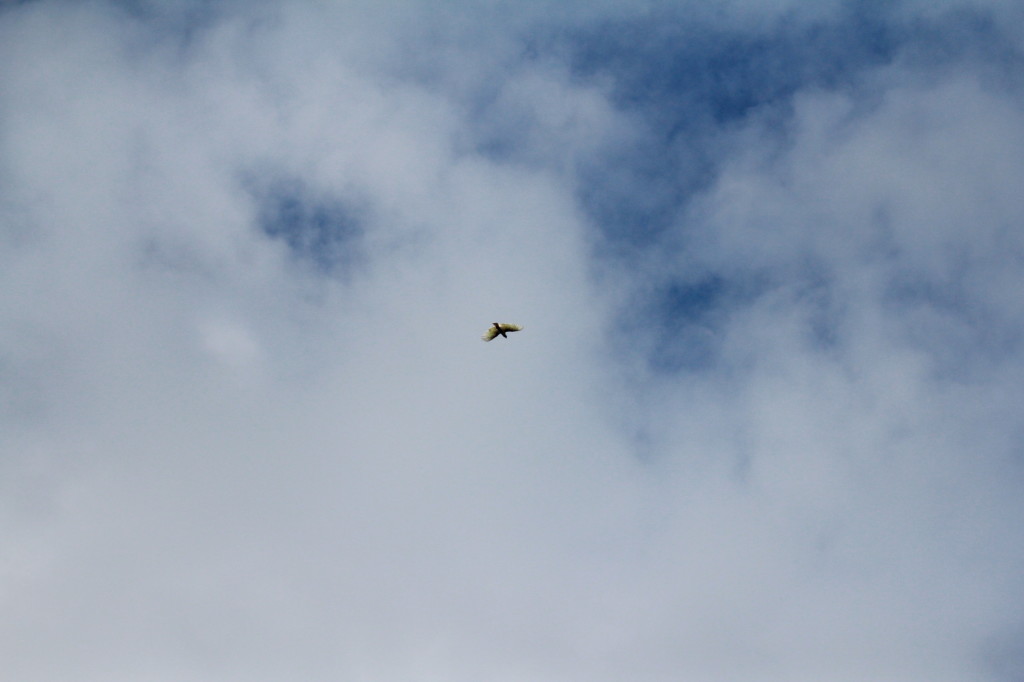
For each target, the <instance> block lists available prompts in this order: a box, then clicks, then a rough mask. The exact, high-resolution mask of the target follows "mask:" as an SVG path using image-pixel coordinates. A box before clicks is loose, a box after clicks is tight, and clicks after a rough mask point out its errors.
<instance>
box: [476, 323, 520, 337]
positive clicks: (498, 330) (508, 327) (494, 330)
mask: <svg viewBox="0 0 1024 682" xmlns="http://www.w3.org/2000/svg"><path fill="white" fill-rule="evenodd" d="M521 329H522V327H521V326H519V325H518V324H512V323H510V322H495V323H494V324H492V325H491V328H490V329H488V330H487V333H486V334H484V335H483V336H481V337H480V338H481V339H483V340H484V341H490V340H492V339H495V338H497V337H499V336H504V337H505V338H506V339H507V338H508V336H506V334H505V332H517V331H519V330H521Z"/></svg>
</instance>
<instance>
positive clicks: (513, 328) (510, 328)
mask: <svg viewBox="0 0 1024 682" xmlns="http://www.w3.org/2000/svg"><path fill="white" fill-rule="evenodd" d="M522 330H523V328H522V326H521V325H518V324H512V323H511V322H502V323H501V331H503V332H518V331H522Z"/></svg>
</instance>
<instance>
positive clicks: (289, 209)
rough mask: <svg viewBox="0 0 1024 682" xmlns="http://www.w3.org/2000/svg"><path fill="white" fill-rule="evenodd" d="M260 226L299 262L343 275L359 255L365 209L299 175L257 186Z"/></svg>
mask: <svg viewBox="0 0 1024 682" xmlns="http://www.w3.org/2000/svg"><path fill="white" fill-rule="evenodd" d="M252 191H253V195H254V197H255V200H256V202H257V205H258V224H259V229H260V230H262V231H263V233H265V234H266V235H267V236H268V237H270V238H271V239H275V240H278V241H280V242H281V243H283V244H284V245H285V246H286V247H287V248H288V250H289V252H290V254H291V255H292V257H293V258H294V259H295V260H296V261H298V262H299V263H303V264H306V265H309V266H311V267H312V268H314V269H315V270H317V271H318V272H321V273H323V274H331V275H344V274H346V272H347V271H348V270H350V269H351V267H352V266H353V265H355V264H356V263H358V262H359V260H360V258H361V255H360V254H361V248H360V244H361V238H362V236H363V233H364V227H363V218H362V215H361V210H360V209H359V208H358V207H357V206H356V205H355V204H354V203H352V202H347V201H345V200H343V199H341V198H339V197H335V196H329V195H324V194H322V193H320V192H317V191H315V190H314V189H312V188H310V187H309V186H308V185H307V184H305V183H304V182H303V181H301V180H298V179H288V180H276V181H273V182H270V183H268V184H266V185H265V186H260V187H254V188H253V189H252Z"/></svg>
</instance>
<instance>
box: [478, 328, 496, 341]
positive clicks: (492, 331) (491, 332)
mask: <svg viewBox="0 0 1024 682" xmlns="http://www.w3.org/2000/svg"><path fill="white" fill-rule="evenodd" d="M497 335H498V330H497V329H495V328H494V327H491V328H490V329H488V330H487V333H485V334H484V335H483V336H481V337H480V338H481V339H483V340H484V341H491V340H493V339H494V337H495V336H497Z"/></svg>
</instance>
